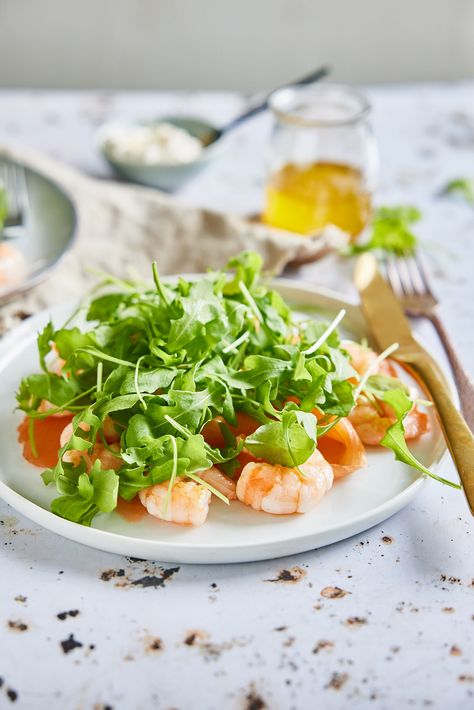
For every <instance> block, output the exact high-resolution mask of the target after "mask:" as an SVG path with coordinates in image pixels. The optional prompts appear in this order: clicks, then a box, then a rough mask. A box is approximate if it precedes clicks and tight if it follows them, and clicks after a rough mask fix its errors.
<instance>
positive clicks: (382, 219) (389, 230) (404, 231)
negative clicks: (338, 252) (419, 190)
mask: <svg viewBox="0 0 474 710" xmlns="http://www.w3.org/2000/svg"><path fill="white" fill-rule="evenodd" d="M420 219H421V212H420V211H419V210H418V209H417V208H416V207H412V206H410V205H400V206H398V207H380V208H379V209H378V210H376V211H375V215H374V218H373V221H372V234H371V236H370V238H369V240H368V242H366V243H365V244H354V245H353V246H352V247H350V249H349V253H350V254H360V253H362V252H365V251H372V250H377V249H380V250H381V251H385V252H391V253H393V254H395V255H396V256H404V255H406V254H410V253H411V252H413V250H414V249H415V247H416V246H417V243H418V239H417V237H416V235H415V234H414V233H413V231H412V230H411V227H412V225H413V224H415V223H416V222H418V221H419V220H420Z"/></svg>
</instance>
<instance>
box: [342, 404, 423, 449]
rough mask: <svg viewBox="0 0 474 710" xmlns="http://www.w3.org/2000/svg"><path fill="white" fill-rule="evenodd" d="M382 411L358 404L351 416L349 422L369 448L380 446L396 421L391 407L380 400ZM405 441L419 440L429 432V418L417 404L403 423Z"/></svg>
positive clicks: (369, 405) (370, 405)
mask: <svg viewBox="0 0 474 710" xmlns="http://www.w3.org/2000/svg"><path fill="white" fill-rule="evenodd" d="M378 406H379V408H380V411H377V409H376V408H375V407H374V406H373V405H372V404H370V403H369V402H360V403H359V404H356V406H355V407H354V409H353V410H352V412H351V413H350V414H349V417H348V418H349V421H350V422H351V424H352V425H353V427H354V429H355V430H356V432H357V434H358V435H359V437H360V439H361V441H362V442H363V443H364V444H367V445H368V446H378V445H379V444H380V442H381V441H382V439H383V437H384V436H385V434H386V432H387V429H388V428H389V427H390V426H391V425H392V424H393V423H394V422H395V421H396V417H395V416H394V413H393V410H392V408H391V407H390V405H388V404H386V403H384V402H381V401H380V400H378ZM403 425H404V428H405V439H407V440H410V439H417V438H418V437H419V436H421V435H422V434H425V433H426V432H427V431H429V428H430V425H429V418H428V415H427V414H425V412H422V411H421V410H420V409H419V408H418V406H417V405H416V404H415V405H414V406H413V407H412V409H411V411H410V412H408V414H407V416H406V417H405V420H404V422H403Z"/></svg>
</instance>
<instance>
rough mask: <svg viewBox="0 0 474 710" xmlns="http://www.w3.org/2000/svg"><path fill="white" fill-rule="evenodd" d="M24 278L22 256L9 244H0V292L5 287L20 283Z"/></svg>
mask: <svg viewBox="0 0 474 710" xmlns="http://www.w3.org/2000/svg"><path fill="white" fill-rule="evenodd" d="M25 276H26V262H25V258H24V256H23V254H22V253H21V252H20V251H18V249H15V248H14V247H12V246H11V245H10V244H7V243H6V242H4V241H2V242H1V243H0V291H1V290H2V289H3V288H4V287H6V286H14V285H16V284H18V283H20V282H21V281H22V280H23V279H24V277H25Z"/></svg>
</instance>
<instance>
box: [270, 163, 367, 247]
mask: <svg viewBox="0 0 474 710" xmlns="http://www.w3.org/2000/svg"><path fill="white" fill-rule="evenodd" d="M370 213H371V197H370V193H369V191H368V190H367V189H366V187H365V180H364V176H363V175H362V173H361V172H360V171H359V170H358V169H357V168H354V167H352V166H350V165H344V164H342V163H331V162H314V163H310V164H308V165H297V164H295V163H287V164H286V165H285V166H284V167H283V168H281V169H280V170H278V171H277V172H276V173H274V174H273V175H272V176H271V177H270V179H269V182H268V184H267V187H266V206H265V211H264V214H263V220H264V222H266V223H267V224H271V225H273V226H274V227H279V228H281V229H288V230H290V231H293V232H298V233H300V234H307V235H310V234H315V233H317V232H318V231H320V230H321V229H322V228H323V227H325V226H326V225H328V224H334V225H336V226H337V227H339V228H340V229H342V230H344V231H345V232H347V233H348V234H350V235H351V236H352V237H356V236H357V235H358V234H359V233H360V232H361V231H362V230H363V229H364V227H365V225H366V224H367V222H368V221H369V218H370Z"/></svg>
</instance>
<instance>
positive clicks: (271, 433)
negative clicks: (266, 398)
mask: <svg viewBox="0 0 474 710" xmlns="http://www.w3.org/2000/svg"><path fill="white" fill-rule="evenodd" d="M302 415H304V417H302ZM298 416H299V417H300V420H299V419H298ZM311 418H312V420H314V426H313V424H310V420H311ZM316 424H317V422H316V417H315V416H314V415H313V414H309V413H307V414H304V413H303V412H301V413H298V415H297V413H296V412H294V411H286V412H284V414H283V417H282V420H281V421H277V422H270V423H269V424H264V425H263V426H261V427H259V428H258V429H257V430H256V431H255V432H254V433H253V434H250V435H249V436H247V438H246V439H245V447H246V448H247V449H248V450H249V451H250V453H252V454H254V456H256V457H257V458H261V459H264V460H265V461H268V463H273V464H280V465H281V466H290V467H294V466H299V465H300V464H302V463H305V461H307V460H308V459H309V457H310V456H311V454H312V453H313V452H314V450H315V448H316Z"/></svg>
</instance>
